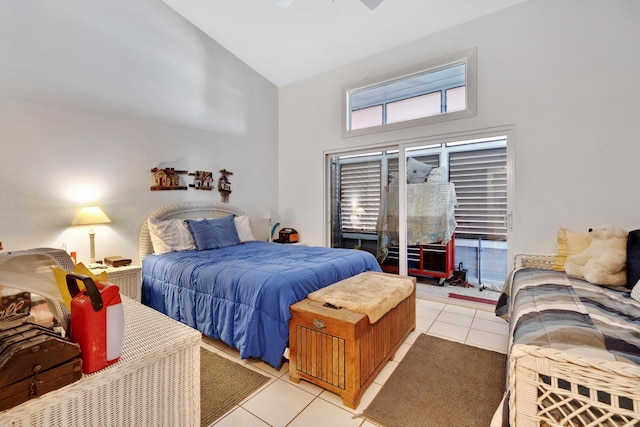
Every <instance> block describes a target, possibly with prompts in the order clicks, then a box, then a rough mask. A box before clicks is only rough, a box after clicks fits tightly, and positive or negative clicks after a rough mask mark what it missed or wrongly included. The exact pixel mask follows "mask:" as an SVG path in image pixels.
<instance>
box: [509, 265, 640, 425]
mask: <svg viewBox="0 0 640 427" xmlns="http://www.w3.org/2000/svg"><path fill="white" fill-rule="evenodd" d="M554 261H555V258H554V255H529V254H521V255H518V256H516V258H515V267H516V268H520V267H528V268H539V269H547V270H548V269H551V268H552V267H553V265H554ZM508 381H509V384H508V387H509V391H510V396H509V421H510V425H511V426H512V427H528V426H611V427H613V426H640V367H639V366H637V365H633V364H629V363H622V362H617V361H606V360H602V359H597V358H589V357H584V356H579V355H576V354H570V353H566V352H563V351H559V350H555V349H549V348H542V347H538V346H530V345H513V346H512V348H511V349H510V354H509V378H508Z"/></svg>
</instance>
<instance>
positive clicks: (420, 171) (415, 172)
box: [407, 157, 433, 184]
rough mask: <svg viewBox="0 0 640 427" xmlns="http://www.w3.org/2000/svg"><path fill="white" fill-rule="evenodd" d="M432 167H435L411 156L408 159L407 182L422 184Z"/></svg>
mask: <svg viewBox="0 0 640 427" xmlns="http://www.w3.org/2000/svg"><path fill="white" fill-rule="evenodd" d="M431 169H433V166H431V165H428V164H426V163H422V162H419V161H417V160H416V159H414V158H413V157H409V158H408V159H407V184H420V183H421V182H425V181H426V180H427V175H429V172H431Z"/></svg>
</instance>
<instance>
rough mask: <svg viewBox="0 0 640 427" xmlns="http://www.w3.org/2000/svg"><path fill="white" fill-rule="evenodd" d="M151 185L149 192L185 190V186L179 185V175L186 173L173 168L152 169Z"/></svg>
mask: <svg viewBox="0 0 640 427" xmlns="http://www.w3.org/2000/svg"><path fill="white" fill-rule="evenodd" d="M151 173H152V175H153V185H152V186H151V191H156V190H186V189H187V186H186V185H180V184H181V182H180V174H186V173H187V171H183V170H176V169H174V168H164V169H160V168H153V169H151Z"/></svg>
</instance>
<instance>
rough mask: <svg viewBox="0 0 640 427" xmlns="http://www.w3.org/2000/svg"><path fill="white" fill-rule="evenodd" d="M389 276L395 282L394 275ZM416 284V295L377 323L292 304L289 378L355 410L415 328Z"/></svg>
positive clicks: (332, 310)
mask: <svg viewBox="0 0 640 427" xmlns="http://www.w3.org/2000/svg"><path fill="white" fill-rule="evenodd" d="M389 277H390V279H389V280H393V277H394V275H389ZM395 277H398V276H395ZM412 279H413V282H414V288H413V293H412V294H411V295H410V296H408V297H407V298H405V299H404V300H403V301H401V302H400V303H399V304H398V305H397V306H396V307H395V308H393V309H391V310H390V311H388V312H387V313H386V314H385V315H384V316H383V317H382V318H381V319H380V320H378V321H377V322H376V323H374V324H371V323H369V318H368V317H367V316H366V315H364V314H359V313H355V312H352V311H349V310H347V309H344V308H343V309H335V308H330V307H326V306H324V304H323V303H321V302H317V301H311V300H309V299H305V300H303V301H300V302H299V303H297V304H294V305H292V306H291V313H292V317H291V323H290V326H289V351H290V359H289V378H290V379H291V380H292V381H294V382H299V381H300V379H304V380H306V381H309V382H311V383H313V384H316V385H318V386H320V387H322V388H324V389H326V390H329V391H331V392H333V393H335V394H337V395H339V396H340V397H342V401H343V403H344V404H345V405H346V406H348V407H350V408H354V409H355V408H356V407H357V406H358V405H359V403H360V398H361V397H362V393H364V391H365V390H366V388H367V387H368V386H369V384H371V382H372V381H373V380H374V378H375V377H376V375H377V374H378V373H379V372H380V371H381V370H382V368H383V367H384V365H385V364H386V363H387V361H388V360H390V359H391V358H392V357H393V355H394V354H395V352H396V350H397V349H398V347H400V345H401V344H402V342H403V341H404V340H405V338H406V337H407V336H408V335H409V333H410V332H411V331H413V330H414V329H415V327H416V295H415V278H412Z"/></svg>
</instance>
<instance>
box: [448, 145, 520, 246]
mask: <svg viewBox="0 0 640 427" xmlns="http://www.w3.org/2000/svg"><path fill="white" fill-rule="evenodd" d="M449 180H450V181H451V182H453V183H454V184H455V187H456V195H457V197H458V206H457V207H456V210H455V213H456V222H457V223H458V226H457V228H456V232H455V235H456V237H459V238H466V239H476V240H477V239H483V240H499V241H506V240H507V228H506V225H505V216H506V214H507V149H506V148H492V149H484V150H473V151H464V152H452V153H450V154H449Z"/></svg>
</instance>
